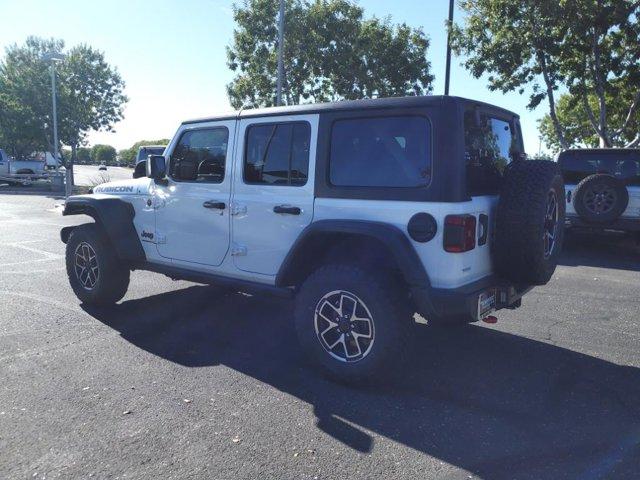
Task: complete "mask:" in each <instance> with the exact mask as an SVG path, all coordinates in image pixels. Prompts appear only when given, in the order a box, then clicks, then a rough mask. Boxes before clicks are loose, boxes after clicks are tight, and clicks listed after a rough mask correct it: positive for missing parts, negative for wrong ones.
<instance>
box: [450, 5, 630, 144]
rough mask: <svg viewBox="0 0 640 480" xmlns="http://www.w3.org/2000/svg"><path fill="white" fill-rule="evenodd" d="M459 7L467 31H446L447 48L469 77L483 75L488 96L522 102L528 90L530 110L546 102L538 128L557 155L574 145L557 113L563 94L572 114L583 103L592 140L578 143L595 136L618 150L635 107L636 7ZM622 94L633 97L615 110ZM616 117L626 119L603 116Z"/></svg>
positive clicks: (571, 127)
mask: <svg viewBox="0 0 640 480" xmlns="http://www.w3.org/2000/svg"><path fill="white" fill-rule="evenodd" d="M461 7H462V9H463V10H464V11H465V13H466V14H467V15H466V17H465V25H464V26H463V27H461V26H459V25H453V26H452V27H451V32H452V38H453V44H454V49H455V51H456V52H457V53H459V54H464V55H465V56H466V60H465V62H464V65H465V66H466V67H467V68H468V69H469V70H470V71H471V72H472V74H473V75H474V76H475V77H477V78H479V77H481V76H482V75H485V74H486V75H487V76H488V82H489V88H490V89H492V90H500V91H503V92H509V91H514V90H517V91H519V92H520V93H521V94H522V93H524V92H525V91H526V88H527V87H530V92H531V93H530V97H529V107H530V108H535V107H536V106H538V105H539V104H540V103H541V102H542V101H543V100H545V99H546V100H547V102H548V106H549V114H548V119H547V120H545V121H544V125H545V126H546V128H547V132H548V131H549V128H552V129H553V136H554V138H555V141H556V142H557V144H558V145H559V146H560V147H561V148H567V147H568V146H570V145H571V144H572V142H575V140H574V138H575V137H574V135H575V134H576V125H575V123H574V124H564V123H563V121H561V119H560V118H559V116H560V115H559V113H557V112H556V98H555V95H556V92H557V91H558V90H559V89H561V88H562V89H565V90H566V91H568V92H569V94H570V95H571V101H570V102H569V100H565V102H569V103H571V105H572V108H573V109H575V108H576V105H577V103H581V104H582V109H583V112H582V113H583V114H584V115H585V118H586V119H587V120H588V123H589V126H590V129H591V132H592V133H589V134H587V133H586V132H584V131H583V132H581V134H584V135H586V136H584V137H582V138H581V139H580V140H579V141H581V142H588V141H589V140H590V137H592V136H593V133H595V135H596V136H597V138H598V144H599V145H600V146H603V147H606V146H613V145H614V144H616V145H618V144H620V145H621V144H623V143H624V142H622V140H621V139H622V138H623V137H624V136H627V137H628V135H627V133H626V132H628V129H629V128H630V122H631V120H632V118H633V116H634V112H635V111H636V110H637V108H638V105H639V104H640V62H638V58H640V26H639V24H638V17H639V16H640V2H638V1H637V0H523V1H520V2H513V1H511V0H463V1H462V2H461ZM627 91H631V96H630V98H626V99H625V100H626V102H625V104H624V105H621V104H620V103H621V101H622V98H621V96H620V94H621V92H627ZM594 98H595V103H594V102H593V100H594ZM560 107H566V105H564V106H563V105H561V104H558V108H560ZM618 110H622V111H625V112H626V113H625V114H624V115H616V114H615V113H614V114H612V115H609V112H616V111H618ZM564 113H566V111H565V112H564ZM564 120H565V121H566V120H567V117H566V115H564ZM612 124H615V128H614V127H612ZM565 130H567V131H566V132H565ZM636 133H637V129H636ZM565 135H566V136H567V138H565ZM634 138H635V137H634ZM637 141H640V136H638V137H637ZM631 144H633V141H632V142H631ZM626 145H629V143H627V144H626Z"/></svg>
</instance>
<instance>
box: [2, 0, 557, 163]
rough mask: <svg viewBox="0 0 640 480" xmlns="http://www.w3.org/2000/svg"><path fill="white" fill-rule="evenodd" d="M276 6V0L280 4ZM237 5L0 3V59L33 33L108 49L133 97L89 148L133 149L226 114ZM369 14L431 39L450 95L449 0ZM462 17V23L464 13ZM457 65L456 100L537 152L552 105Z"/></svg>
mask: <svg viewBox="0 0 640 480" xmlns="http://www.w3.org/2000/svg"><path fill="white" fill-rule="evenodd" d="M273 1H278V0H273ZM233 3H234V2H233V0H182V1H180V0H110V1H107V2H103V1H92V0H89V1H87V0H55V1H54V0H0V24H1V25H2V27H0V56H3V55H4V51H5V49H6V47H7V46H9V45H12V44H14V43H18V44H22V43H24V41H25V39H26V38H27V37H28V36H29V35H36V36H40V37H55V38H62V39H63V40H64V41H65V42H66V45H67V46H73V45H76V44H79V43H86V44H89V45H91V46H92V47H94V48H97V49H99V50H102V51H103V52H104V54H105V57H106V60H107V62H109V63H110V64H111V65H113V66H115V67H117V69H118V71H119V72H120V74H121V75H122V77H123V79H124V80H125V82H126V94H127V95H128V96H129V98H130V100H129V103H128V104H127V106H126V109H125V112H124V113H125V118H124V120H122V121H121V122H119V123H118V124H116V125H115V132H92V133H91V134H90V135H89V143H90V144H96V143H106V144H110V145H113V146H114V147H116V148H117V149H122V148H128V147H130V146H131V145H132V144H133V143H134V142H136V141H138V140H142V139H148V140H152V139H158V138H170V137H172V136H173V134H174V133H175V131H176V129H177V128H178V126H179V124H180V123H181V122H182V121H183V120H185V119H189V118H197V117H203V116H211V115H215V114H216V113H219V112H225V111H229V110H230V109H231V106H230V104H229V101H228V98H227V94H226V88H225V86H226V84H228V83H229V82H230V81H231V79H232V77H233V75H232V72H231V71H230V70H229V69H228V67H227V65H226V51H225V47H226V46H227V45H229V44H230V42H231V40H232V34H233V27H234V22H233V15H232V8H231V7H232V5H233ZM358 3H359V5H360V6H362V7H363V8H364V10H365V16H367V17H370V16H373V15H375V16H377V17H386V16H390V17H391V20H392V22H394V23H402V22H405V23H407V24H408V25H410V26H413V27H420V28H422V29H423V30H424V32H425V33H426V34H427V35H428V36H429V37H430V40H431V44H430V47H429V50H428V52H427V58H428V60H429V61H430V62H431V65H432V72H433V74H434V75H435V81H434V90H433V93H434V94H442V93H443V91H444V73H445V54H446V41H447V38H446V31H445V27H444V22H445V19H446V18H447V15H448V4H449V2H448V0H393V1H392V2H391V1H388V0H360V1H359V2H358ZM455 16H456V19H457V20H459V19H460V18H461V14H460V12H459V11H456V13H455ZM461 61H462V59H460V58H456V57H454V58H453V60H452V71H451V86H450V93H451V94H452V95H460V96H464V97H467V98H472V99H475V100H481V101H485V102H489V103H493V104H495V105H499V106H501V107H504V108H507V109H509V110H512V111H514V112H516V113H517V114H519V115H520V117H521V123H522V128H523V135H524V138H525V147H526V150H527V152H528V153H529V154H535V153H537V152H538V149H539V134H538V131H537V119H539V118H541V117H542V116H543V115H544V113H545V111H546V110H545V104H544V103H543V104H542V105H541V106H540V107H538V109H536V110H535V111H533V112H531V111H529V110H527V108H526V104H527V99H528V97H527V95H526V94H525V95H520V94H518V93H517V92H512V93H508V94H503V93H501V92H491V91H489V89H488V88H487V81H486V79H475V78H473V77H472V76H471V75H470V74H469V73H468V72H467V71H466V70H465V69H464V68H463V67H462V66H461V65H460V64H461Z"/></svg>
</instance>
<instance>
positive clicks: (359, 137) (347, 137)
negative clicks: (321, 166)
mask: <svg viewBox="0 0 640 480" xmlns="http://www.w3.org/2000/svg"><path fill="white" fill-rule="evenodd" d="M329 179H330V182H331V184H332V185H335V186H350V187H424V186H427V185H428V184H429V182H430V181H431V125H430V124H429V121H428V119H427V118H425V117H419V116H396V117H379V118H354V119H345V120H337V121H336V122H334V124H333V128H332V130H331V156H330V160H329Z"/></svg>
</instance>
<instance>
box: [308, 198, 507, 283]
mask: <svg viewBox="0 0 640 480" xmlns="http://www.w3.org/2000/svg"><path fill="white" fill-rule="evenodd" d="M497 201H498V198H497V196H482V197H474V198H473V199H472V200H471V201H469V202H461V203H436V202H428V203H419V202H399V201H378V200H346V199H333V198H318V199H316V203H315V208H314V220H333V219H344V220H372V221H378V222H384V223H388V224H391V225H394V226H396V227H397V228H399V229H400V230H402V231H403V232H404V233H405V234H406V235H407V238H409V237H408V234H407V224H408V223H409V219H410V218H411V217H412V216H413V215H414V214H416V213H419V212H426V213H429V214H431V215H432V216H433V217H434V218H435V220H436V222H437V224H438V232H437V233H436V236H435V238H434V239H433V240H431V241H429V242H426V243H420V242H415V241H413V240H411V239H410V240H411V243H412V244H413V246H414V247H415V249H416V252H417V253H418V256H419V257H420V259H421V260H422V263H423V264H424V266H425V269H426V270H427V273H428V274H429V278H430V280H431V285H432V286H433V287H435V288H456V287H459V286H461V285H465V284H467V283H470V282H473V281H476V280H479V279H481V278H483V277H485V276H487V275H490V274H491V271H492V270H491V255H490V248H491V241H490V240H489V241H487V243H486V244H485V245H482V246H479V245H477V246H476V248H474V249H473V250H470V251H468V252H464V253H448V252H446V251H445V250H444V248H443V227H444V218H445V217H446V216H447V215H452V214H471V215H475V216H476V222H477V224H478V225H479V223H478V216H479V215H480V214H481V213H484V214H485V215H488V216H489V218H490V219H493V217H494V216H493V210H494V209H495V206H496V205H497ZM491 230H492V222H491V221H490V222H489V232H488V238H489V239H490V238H491V236H492V231H491ZM480 233H481V232H479V231H478V232H477V235H476V241H477V238H478V237H479V236H480Z"/></svg>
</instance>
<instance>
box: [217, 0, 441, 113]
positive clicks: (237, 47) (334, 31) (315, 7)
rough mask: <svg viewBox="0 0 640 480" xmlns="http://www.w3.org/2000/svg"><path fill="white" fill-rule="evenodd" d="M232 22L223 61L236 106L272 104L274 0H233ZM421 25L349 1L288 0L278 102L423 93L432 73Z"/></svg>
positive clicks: (275, 41) (275, 45)
mask: <svg viewBox="0 0 640 480" xmlns="http://www.w3.org/2000/svg"><path fill="white" fill-rule="evenodd" d="M234 19H235V21H236V28H235V30H234V34H233V43H232V45H230V46H229V47H227V65H228V66H229V68H230V69H231V70H232V71H234V72H236V73H237V75H236V76H235V78H234V79H233V81H232V82H231V83H230V84H229V85H228V86H227V92H228V95H229V99H230V102H231V104H232V105H233V106H234V107H235V108H242V107H258V106H272V105H275V100H276V77H277V50H278V34H277V20H278V2H274V1H272V0H247V1H245V2H244V3H243V5H242V6H240V7H239V6H234ZM428 47H429V39H428V37H427V36H426V35H425V34H424V32H423V31H422V30H420V29H414V28H410V27H408V26H407V25H406V24H400V25H392V24H391V22H390V20H389V19H388V18H387V19H384V20H380V19H378V18H375V17H374V18H371V19H365V18H364V11H363V9H362V8H361V7H359V6H357V5H356V4H354V3H352V2H350V1H347V0H314V1H308V0H287V1H286V10H285V43H284V73H285V75H284V81H283V102H284V103H286V104H288V105H293V104H298V103H309V102H323V101H332V100H341V99H358V98H371V97H386V96H398V95H424V94H427V93H429V92H431V90H432V85H431V83H432V81H433V75H432V74H431V65H430V63H429V62H428V61H427V58H426V53H427V49H428Z"/></svg>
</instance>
